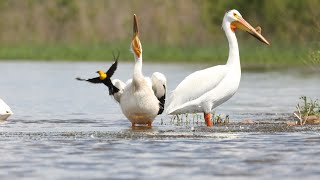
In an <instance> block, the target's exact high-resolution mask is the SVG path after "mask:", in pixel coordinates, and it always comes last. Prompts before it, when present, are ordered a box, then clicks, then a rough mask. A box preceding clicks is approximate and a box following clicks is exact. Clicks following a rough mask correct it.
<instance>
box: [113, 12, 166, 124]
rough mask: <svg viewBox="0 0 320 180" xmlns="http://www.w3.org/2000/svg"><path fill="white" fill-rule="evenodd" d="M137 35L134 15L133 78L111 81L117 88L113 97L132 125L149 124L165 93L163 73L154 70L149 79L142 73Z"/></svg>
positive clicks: (162, 104) (140, 52) (139, 44)
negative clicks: (117, 90) (124, 80)
mask: <svg viewBox="0 0 320 180" xmlns="http://www.w3.org/2000/svg"><path fill="white" fill-rule="evenodd" d="M138 35H139V30H138V21H137V17H136V15H134V16H133V37H132V42H131V51H132V52H133V54H134V59H135V65H134V70H133V78H132V79H129V80H128V81H127V83H126V84H125V83H123V82H122V81H121V80H119V79H115V80H113V81H112V83H113V84H114V85H115V86H116V87H117V88H118V89H119V92H117V93H115V94H114V98H115V100H116V101H118V102H119V104H120V106H121V110H122V112H123V114H124V115H125V116H126V117H127V118H128V119H129V121H131V123H132V126H133V127H134V126H135V125H136V124H148V126H151V125H152V122H153V119H154V118H155V117H156V116H157V115H158V114H161V113H162V112H163V110H164V103H165V95H166V78H165V76H164V75H163V74H161V73H159V72H155V73H153V74H152V76H151V79H150V78H148V77H144V76H143V74H142V46H141V43H140V39H139V37H138Z"/></svg>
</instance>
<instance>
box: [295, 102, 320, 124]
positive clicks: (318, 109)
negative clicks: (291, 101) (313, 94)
mask: <svg viewBox="0 0 320 180" xmlns="http://www.w3.org/2000/svg"><path fill="white" fill-rule="evenodd" d="M300 99H301V100H302V101H303V102H302V104H301V105H300V103H299V104H297V106H296V108H297V111H296V112H295V113H294V115H295V116H296V117H297V118H298V119H299V122H298V124H300V125H304V124H305V123H306V121H307V120H308V119H309V117H311V116H314V117H315V119H316V120H317V119H319V120H320V102H319V101H318V99H316V100H312V99H311V98H307V97H306V96H301V97H300Z"/></svg>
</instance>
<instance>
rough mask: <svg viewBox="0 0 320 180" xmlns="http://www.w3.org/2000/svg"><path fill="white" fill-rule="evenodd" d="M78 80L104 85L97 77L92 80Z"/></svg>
mask: <svg viewBox="0 0 320 180" xmlns="http://www.w3.org/2000/svg"><path fill="white" fill-rule="evenodd" d="M76 80H78V81H88V82H91V83H94V84H98V83H103V82H102V81H101V79H100V78H99V77H95V78H91V79H82V78H79V77H77V78H76Z"/></svg>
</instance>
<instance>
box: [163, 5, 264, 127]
mask: <svg viewBox="0 0 320 180" xmlns="http://www.w3.org/2000/svg"><path fill="white" fill-rule="evenodd" d="M222 28H223V30H224V32H225V33H226V36H227V39H228V42H229V57H228V61H227V64H225V65H218V66H214V67H210V68H207V69H204V70H200V71H196V72H194V73H192V74H190V75H189V76H187V77H186V78H185V79H184V80H183V81H182V82H181V83H180V84H179V85H178V86H177V87H176V89H175V90H174V91H173V93H172V95H171V101H170V103H169V106H168V108H167V113H168V114H182V113H200V112H203V113H204V118H205V121H206V124H207V126H209V127H210V126H212V122H211V120H210V112H211V111H212V110H213V109H214V108H215V107H217V106H219V105H220V104H222V103H224V102H226V101H227V100H229V99H230V98H231V97H232V96H233V95H234V94H235V93H236V91H237V90H238V87H239V83H240V78H241V67H240V57H239V48H238V42H237V38H236V35H235V30H236V29H237V28H239V29H242V30H244V31H246V32H248V33H249V34H251V35H252V36H254V37H255V38H257V39H258V40H260V41H262V42H264V43H265V44H268V45H269V42H268V41H267V40H266V39H265V38H264V37H263V36H262V35H261V34H260V32H257V30H255V29H254V28H253V27H252V26H251V25H250V24H249V23H248V22H247V21H245V20H244V19H243V18H242V16H241V14H240V13H239V12H238V11H237V10H230V11H228V12H227V13H226V14H225V15H224V18H223V22H222ZM258 31H260V30H258Z"/></svg>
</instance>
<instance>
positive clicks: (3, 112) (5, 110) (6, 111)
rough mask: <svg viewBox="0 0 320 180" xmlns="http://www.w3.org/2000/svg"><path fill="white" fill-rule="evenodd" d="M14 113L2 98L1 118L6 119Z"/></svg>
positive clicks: (0, 103)
mask: <svg viewBox="0 0 320 180" xmlns="http://www.w3.org/2000/svg"><path fill="white" fill-rule="evenodd" d="M12 114H13V113H12V111H11V109H10V107H9V106H8V105H7V104H6V103H5V102H4V101H3V100H2V99H1V98H0V120H2V121H3V120H6V119H7V118H8V117H9V116H11V115H12Z"/></svg>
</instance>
